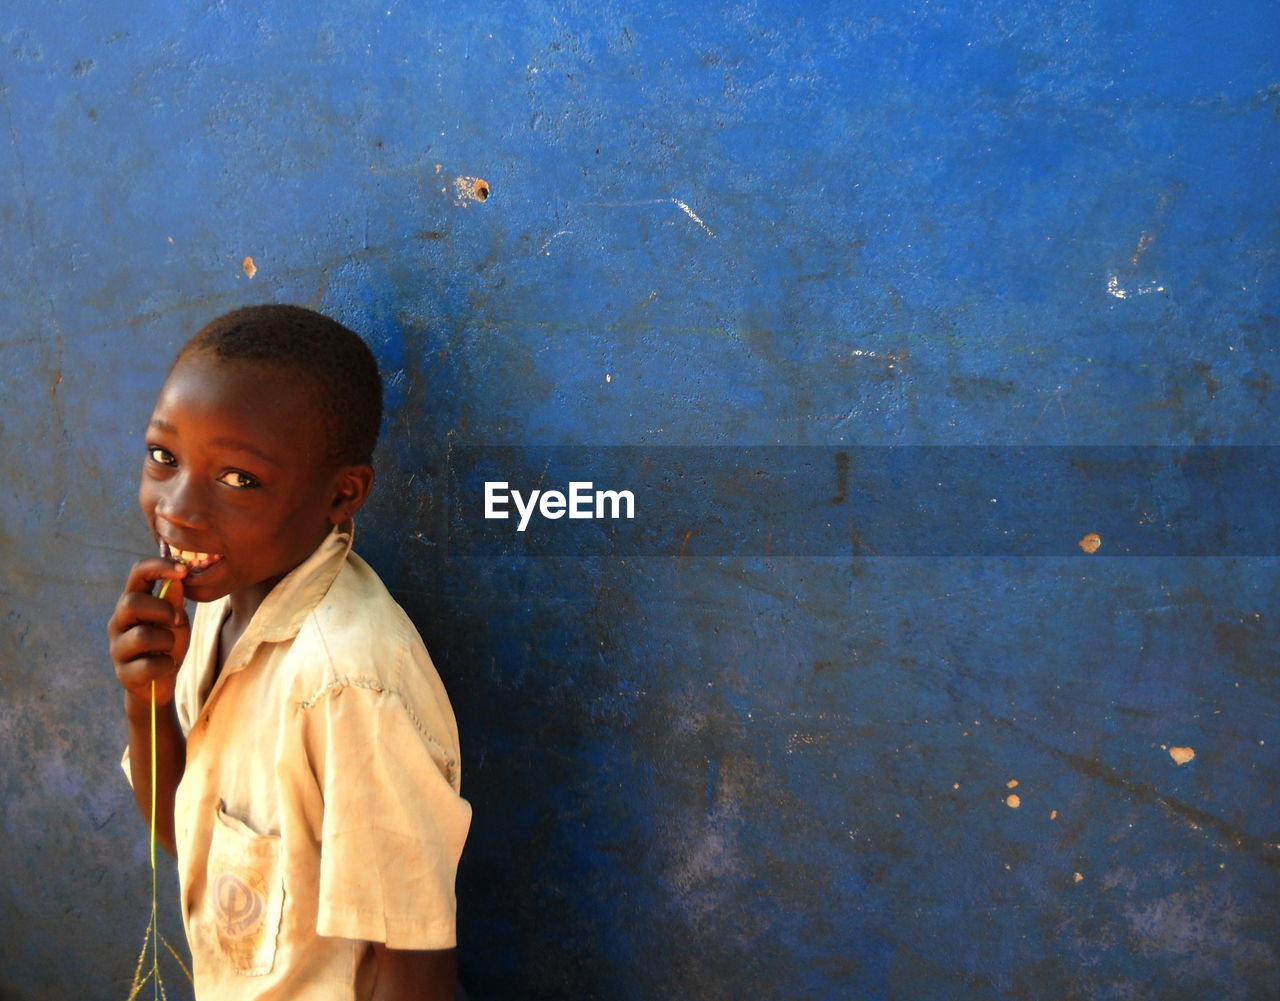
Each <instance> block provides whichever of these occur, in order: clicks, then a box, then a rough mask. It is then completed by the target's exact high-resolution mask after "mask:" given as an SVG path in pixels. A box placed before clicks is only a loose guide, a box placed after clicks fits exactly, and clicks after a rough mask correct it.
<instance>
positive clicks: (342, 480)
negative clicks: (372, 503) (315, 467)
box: [329, 466, 373, 525]
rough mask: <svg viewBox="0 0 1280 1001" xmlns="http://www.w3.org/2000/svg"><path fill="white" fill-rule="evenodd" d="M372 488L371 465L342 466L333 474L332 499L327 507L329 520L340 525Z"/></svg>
mask: <svg viewBox="0 0 1280 1001" xmlns="http://www.w3.org/2000/svg"><path fill="white" fill-rule="evenodd" d="M372 489H373V467H372V466H343V467H341V468H340V469H339V470H338V472H337V473H336V474H335V475H334V483H333V501H332V503H331V504H330V507H329V521H330V522H331V523H332V524H334V525H341V524H342V523H343V522H344V521H346V520H347V519H348V518H350V517H352V516H353V515H354V514H355V513H356V512H357V511H359V510H360V508H361V507H363V506H364V502H365V501H366V500H368V499H369V491H370V490H372Z"/></svg>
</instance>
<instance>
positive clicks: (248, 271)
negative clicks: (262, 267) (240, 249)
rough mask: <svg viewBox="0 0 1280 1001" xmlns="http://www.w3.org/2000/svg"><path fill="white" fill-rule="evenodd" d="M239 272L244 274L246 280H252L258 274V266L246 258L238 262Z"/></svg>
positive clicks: (250, 258)
mask: <svg viewBox="0 0 1280 1001" xmlns="http://www.w3.org/2000/svg"><path fill="white" fill-rule="evenodd" d="M240 270H241V271H243V272H244V276H245V277H246V278H252V277H253V276H254V275H256V274H257V273H258V266H257V265H256V264H254V263H253V258H252V257H246V258H245V259H244V260H243V261H241V262H240Z"/></svg>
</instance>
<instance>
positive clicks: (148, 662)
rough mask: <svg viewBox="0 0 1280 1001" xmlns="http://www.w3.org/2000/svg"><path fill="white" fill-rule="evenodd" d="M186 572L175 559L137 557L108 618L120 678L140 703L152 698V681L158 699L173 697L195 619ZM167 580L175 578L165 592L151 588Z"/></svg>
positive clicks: (109, 641) (161, 701) (164, 701)
mask: <svg viewBox="0 0 1280 1001" xmlns="http://www.w3.org/2000/svg"><path fill="white" fill-rule="evenodd" d="M186 575H187V568H186V567H185V566H183V565H182V564H181V563H177V562H175V561H174V560H167V559H160V558H151V559H145V560H139V561H138V562H137V563H135V564H134V565H133V569H132V570H131V571H130V572H129V580H128V581H127V582H126V584H125V586H124V593H123V594H121V595H120V600H119V601H117V602H116V610H115V614H113V615H112V616H111V620H110V621H109V622H108V623H107V647H108V649H109V650H110V653H111V662H112V664H114V665H115V668H116V680H118V681H119V682H120V685H121V687H122V688H124V690H125V691H126V692H127V693H128V694H129V696H130V701H132V702H134V703H135V704H136V705H137V706H139V707H141V706H145V705H147V704H148V703H150V701H151V683H152V682H153V681H154V682H155V700H156V704H157V705H160V706H163V705H167V704H168V703H169V702H171V701H172V700H173V689H174V679H175V678H176V677H177V673H178V665H179V664H181V663H182V658H183V657H184V656H186V653H187V644H188V642H190V639H191V623H190V622H189V621H188V619H187V613H186V609H185V608H184V607H183V604H182V580H183V578H184V577H185V576H186ZM164 580H167V581H170V582H171V583H170V584H169V589H168V591H167V592H166V594H165V596H164V597H163V598H161V597H159V596H158V595H156V594H153V593H152V591H153V590H159V589H158V588H156V581H164ZM161 586H163V585H161Z"/></svg>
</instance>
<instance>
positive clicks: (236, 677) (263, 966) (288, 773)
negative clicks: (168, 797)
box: [174, 523, 471, 1001]
mask: <svg viewBox="0 0 1280 1001" xmlns="http://www.w3.org/2000/svg"><path fill="white" fill-rule="evenodd" d="M351 533H352V527H351V525H350V524H349V523H348V524H347V525H344V526H341V528H340V529H338V530H336V531H335V532H334V533H332V534H331V535H330V536H329V537H328V539H326V541H325V542H324V543H323V544H322V545H321V546H320V548H319V549H317V550H316V552H315V553H314V554H313V555H312V556H311V557H310V558H309V559H308V560H307V561H306V562H305V563H303V564H302V565H301V566H299V567H298V568H297V569H296V570H294V571H293V572H292V573H291V574H289V575H288V576H287V577H286V578H285V579H284V580H283V581H281V582H280V583H279V584H278V585H277V586H276V587H275V588H274V589H273V590H272V592H271V593H270V594H269V595H268V596H267V598H266V600H265V601H263V603H262V605H261V606H260V607H259V609H258V611H257V612H256V614H255V615H254V617H253V619H252V621H251V622H250V623H249V626H248V628H247V629H246V630H245V633H244V635H243V636H242V637H241V638H240V640H239V641H238V642H237V643H236V645H235V647H234V648H233V649H232V651H231V653H230V655H229V656H228V657H227V659H226V664H225V666H224V668H223V671H222V673H221V675H219V676H218V678H217V681H216V683H215V682H214V681H213V677H214V667H215V657H216V652H217V644H218V630H219V628H220V626H221V624H222V622H223V620H224V618H225V616H226V614H227V611H228V599H226V598H223V599H221V600H219V601H215V602H210V603H208V604H204V605H201V606H200V607H199V608H198V610H197V612H196V615H195V620H194V622H193V624H192V632H191V646H190V651H189V653H188V654H187V658H186V660H185V661H184V663H183V666H182V669H181V671H180V672H179V675H178V683H177V691H176V693H175V696H174V698H175V702H176V704H177V709H178V717H179V719H180V721H181V723H182V727H183V730H184V731H186V732H187V762H186V770H185V773H184V775H183V778H182V782H181V784H180V785H179V787H178V793H177V800H176V806H175V820H176V831H177V847H178V873H179V877H180V879H181V883H182V905H183V913H184V916H185V921H186V927H187V937H188V940H189V941H190V943H191V950H192V956H193V959H194V973H195V979H196V995H197V997H198V998H199V1001H231V999H235V1001H241V999H248V998H253V999H255V1001H266V999H277V998H278V999H288V1001H307V999H325V1001H334V999H348V998H363V997H365V996H366V994H367V992H368V988H369V983H368V981H369V975H370V973H371V967H370V964H369V958H370V955H371V947H370V946H369V945H368V943H369V942H385V943H386V944H387V945H388V946H389V947H391V948H393V949H444V948H450V947H452V946H453V945H454V942H455V900H454V878H455V875H456V872H457V865H458V858H459V856H460V854H461V852H462V845H463V841H464V840H465V839H466V834H467V829H468V826H469V824H470V819H471V807H470V806H469V805H468V803H467V802H466V800H464V799H462V798H461V796H460V795H459V788H460V786H459V766H458V732H457V725H456V723H455V722H454V717H453V710H452V709H451V707H450V705H449V700H448V697H447V696H446V694H445V691H444V687H443V685H442V684H441V682H440V678H439V676H438V675H437V674H436V671H435V668H434V667H433V666H432V663H431V659H430V657H429V656H428V655H427V651H426V649H425V648H424V647H423V645H422V641H421V639H420V638H419V636H418V633H417V630H416V629H415V628H414V627H413V624H412V623H411V622H410V621H409V619H408V618H407V617H406V616H405V614H404V612H403V611H402V610H401V609H400V607H399V606H398V605H397V604H396V603H395V602H394V601H393V600H392V598H391V596H390V595H389V594H388V593H387V591H386V588H385V587H383V585H382V582H381V581H380V580H379V579H378V577H377V575H376V574H374V573H373V571H372V570H371V569H370V568H369V567H368V565H367V564H366V563H365V562H364V561H363V560H361V559H360V558H359V557H358V556H356V555H355V554H354V553H352V552H351Z"/></svg>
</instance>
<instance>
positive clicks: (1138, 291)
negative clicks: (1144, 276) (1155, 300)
mask: <svg viewBox="0 0 1280 1001" xmlns="http://www.w3.org/2000/svg"><path fill="white" fill-rule="evenodd" d="M1164 290H1165V288H1164V286H1163V285H1160V284H1158V283H1156V282H1147V283H1146V284H1145V285H1139V286H1137V287H1136V288H1132V289H1125V288H1121V287H1120V276H1119V275H1111V276H1110V277H1109V278H1108V279H1107V295H1109V296H1111V297H1112V298H1115V299H1128V298H1129V296H1131V295H1151V294H1152V293H1153V292H1163V291H1164Z"/></svg>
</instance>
